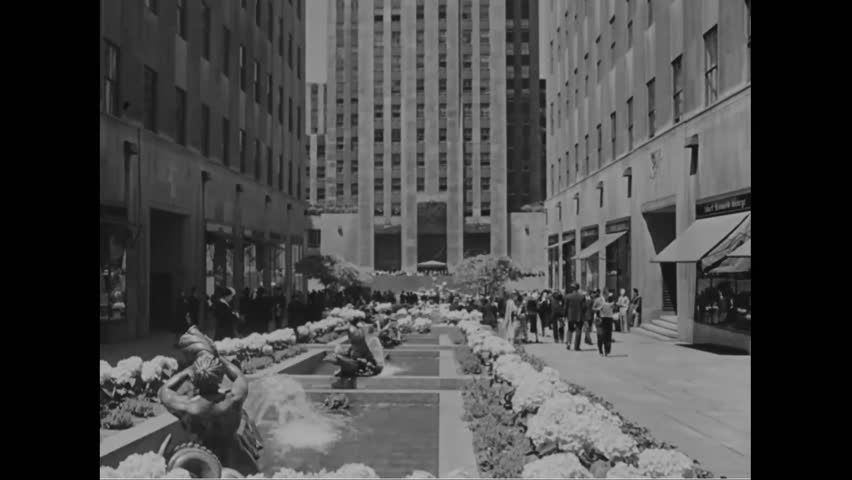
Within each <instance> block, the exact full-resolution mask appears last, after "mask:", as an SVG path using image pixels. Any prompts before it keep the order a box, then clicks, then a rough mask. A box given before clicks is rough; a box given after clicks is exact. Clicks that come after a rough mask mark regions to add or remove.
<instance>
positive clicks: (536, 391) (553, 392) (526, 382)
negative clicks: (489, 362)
mask: <svg viewBox="0 0 852 480" xmlns="http://www.w3.org/2000/svg"><path fill="white" fill-rule="evenodd" d="M568 393H569V390H568V385H566V384H565V383H563V382H560V381H559V378H558V377H557V378H556V379H554V378H553V377H552V376H551V375H548V374H546V373H538V372H533V373H530V374H527V375H524V376H521V377H520V382H519V383H518V386H517V388H516V389H515V394H514V395H513V396H512V410H514V411H515V412H534V411H536V410H538V408H539V407H540V406H541V405H542V404H543V403H544V402H545V401H547V400H550V399H551V398H553V397H555V396H562V395H567V394H568Z"/></svg>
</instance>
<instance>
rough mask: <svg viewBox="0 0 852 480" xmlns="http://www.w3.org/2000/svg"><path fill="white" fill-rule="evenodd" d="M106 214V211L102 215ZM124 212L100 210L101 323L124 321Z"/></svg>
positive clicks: (126, 230)
mask: <svg viewBox="0 0 852 480" xmlns="http://www.w3.org/2000/svg"><path fill="white" fill-rule="evenodd" d="M104 210H106V211H104ZM123 212H124V209H118V208H114V209H110V208H106V209H105V208H102V212H101V221H100V321H101V323H103V322H119V321H124V320H126V319H127V244H128V242H129V239H130V233H131V229H130V226H129V224H128V223H127V221H126V220H125V219H124V218H122V217H123Z"/></svg>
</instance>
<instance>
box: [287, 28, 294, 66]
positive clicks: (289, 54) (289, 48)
mask: <svg viewBox="0 0 852 480" xmlns="http://www.w3.org/2000/svg"><path fill="white" fill-rule="evenodd" d="M288 38H289V40H290V43H288V44H287V64H288V65H290V70H292V69H293V34H292V33H291V34H290V35H289V37H288Z"/></svg>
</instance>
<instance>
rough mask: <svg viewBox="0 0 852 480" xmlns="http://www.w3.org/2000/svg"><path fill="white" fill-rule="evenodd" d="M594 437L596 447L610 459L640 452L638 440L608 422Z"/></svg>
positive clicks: (593, 441)
mask: <svg viewBox="0 0 852 480" xmlns="http://www.w3.org/2000/svg"><path fill="white" fill-rule="evenodd" d="M606 425H607V427H606V428H602V429H600V430H599V431H598V432H597V433H596V434H595V435H593V437H592V443H593V444H594V446H595V449H596V450H597V451H599V452H601V453H603V454H604V456H606V458H608V459H615V458H626V457H629V456H631V455H633V454H635V453H638V452H639V447H638V446H637V445H636V441H635V440H633V437H631V436H630V435H626V434H624V433H623V432H622V431H621V430H620V429H619V428H618V427H616V426H614V425H612V424H606Z"/></svg>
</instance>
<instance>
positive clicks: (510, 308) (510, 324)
mask: <svg viewBox="0 0 852 480" xmlns="http://www.w3.org/2000/svg"><path fill="white" fill-rule="evenodd" d="M513 297H517V295H511V294H509V293H506V307H505V310H504V313H503V323H502V325H501V332H500V333H501V334H502V335H503V336H504V338H505V339H506V341H508V342H509V343H514V342H515V316H517V315H518V306H517V304H516V303H515V300H514V298H513Z"/></svg>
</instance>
